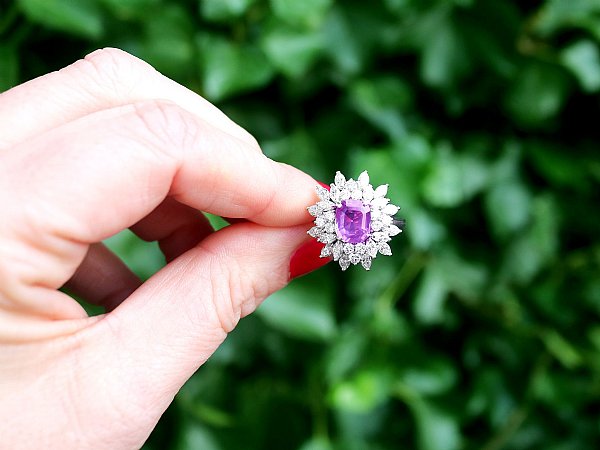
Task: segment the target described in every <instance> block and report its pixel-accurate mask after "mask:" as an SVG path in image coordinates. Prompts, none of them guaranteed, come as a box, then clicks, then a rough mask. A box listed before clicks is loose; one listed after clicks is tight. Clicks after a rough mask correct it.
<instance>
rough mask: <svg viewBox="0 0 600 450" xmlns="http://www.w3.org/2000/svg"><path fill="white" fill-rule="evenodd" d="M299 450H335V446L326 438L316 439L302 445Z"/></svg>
mask: <svg viewBox="0 0 600 450" xmlns="http://www.w3.org/2000/svg"><path fill="white" fill-rule="evenodd" d="M298 450H333V446H332V445H331V441H330V440H329V439H327V438H325V437H314V438H311V439H309V440H308V441H306V442H305V443H304V444H302V447H300V448H299V449H298Z"/></svg>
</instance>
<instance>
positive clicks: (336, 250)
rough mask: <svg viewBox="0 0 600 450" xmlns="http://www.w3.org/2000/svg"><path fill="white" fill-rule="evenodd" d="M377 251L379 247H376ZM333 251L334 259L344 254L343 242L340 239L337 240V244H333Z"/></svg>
mask: <svg viewBox="0 0 600 450" xmlns="http://www.w3.org/2000/svg"><path fill="white" fill-rule="evenodd" d="M375 252H377V248H375ZM332 253H333V260H334V261H337V260H338V259H340V256H342V243H341V242H340V241H337V242H336V243H335V244H333V250H332Z"/></svg>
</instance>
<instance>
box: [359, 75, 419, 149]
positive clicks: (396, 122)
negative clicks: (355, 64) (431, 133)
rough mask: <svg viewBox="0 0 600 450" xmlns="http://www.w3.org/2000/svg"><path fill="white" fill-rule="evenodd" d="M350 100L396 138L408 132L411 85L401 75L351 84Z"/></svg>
mask: <svg viewBox="0 0 600 450" xmlns="http://www.w3.org/2000/svg"><path fill="white" fill-rule="evenodd" d="M349 93H350V102H351V104H352V105H353V106H354V108H355V109H356V111H357V112H358V113H359V114H360V115H362V116H363V117H364V118H365V119H367V120H368V121H369V122H371V123H372V124H373V125H375V126H376V127H377V128H379V129H381V130H382V131H384V132H385V133H386V134H387V135H388V136H389V138H390V139H391V140H392V141H399V140H401V139H402V138H403V137H404V136H405V134H406V124H405V120H404V117H403V115H402V110H403V109H406V107H407V106H408V105H409V103H410V99H411V94H410V89H409V87H408V86H407V85H406V84H404V83H403V82H401V81H400V80H399V79H398V78H397V77H393V78H392V77H385V78H379V79H374V78H370V79H369V80H358V81H356V82H354V83H353V84H352V85H351V86H350V92H349Z"/></svg>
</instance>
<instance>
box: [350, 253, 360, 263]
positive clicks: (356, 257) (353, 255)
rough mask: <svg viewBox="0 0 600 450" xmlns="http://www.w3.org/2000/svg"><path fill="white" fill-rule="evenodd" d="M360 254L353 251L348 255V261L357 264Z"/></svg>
mask: <svg viewBox="0 0 600 450" xmlns="http://www.w3.org/2000/svg"><path fill="white" fill-rule="evenodd" d="M361 259H362V258H361V256H360V255H357V254H356V253H353V254H352V255H350V262H351V263H352V264H358V263H359V262H360V260H361Z"/></svg>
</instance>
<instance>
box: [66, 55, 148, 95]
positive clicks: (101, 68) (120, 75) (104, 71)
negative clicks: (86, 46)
mask: <svg viewBox="0 0 600 450" xmlns="http://www.w3.org/2000/svg"><path fill="white" fill-rule="evenodd" d="M76 68H77V69H79V70H80V72H81V73H82V74H83V75H85V76H86V80H88V81H91V83H93V84H94V85H97V86H101V87H105V88H108V89H111V92H112V93H113V95H114V96H115V97H120V96H123V95H125V94H127V93H129V92H130V91H131V90H133V89H135V88H136V86H137V85H138V84H139V83H140V82H141V81H142V80H143V77H144V74H147V73H148V71H154V70H155V69H154V68H153V67H152V66H150V65H149V64H147V63H145V62H143V61H142V60H140V59H138V58H136V57H135V56H133V55H130V54H129V53H127V52H125V51H123V50H119V49H117V48H103V49H100V50H96V51H95V52H93V53H90V54H89V55H87V56H86V57H85V58H83V59H82V60H80V61H78V62H77V63H76Z"/></svg>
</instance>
